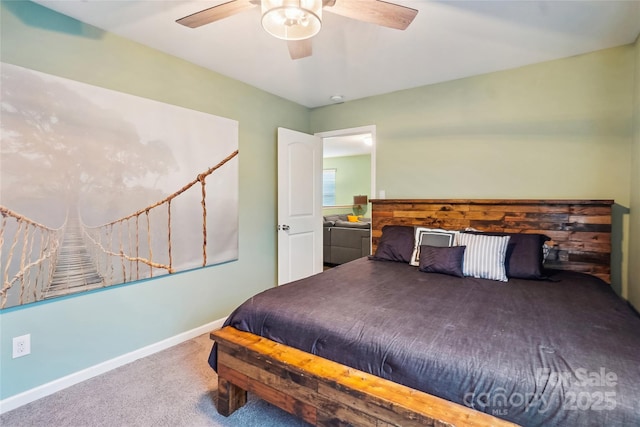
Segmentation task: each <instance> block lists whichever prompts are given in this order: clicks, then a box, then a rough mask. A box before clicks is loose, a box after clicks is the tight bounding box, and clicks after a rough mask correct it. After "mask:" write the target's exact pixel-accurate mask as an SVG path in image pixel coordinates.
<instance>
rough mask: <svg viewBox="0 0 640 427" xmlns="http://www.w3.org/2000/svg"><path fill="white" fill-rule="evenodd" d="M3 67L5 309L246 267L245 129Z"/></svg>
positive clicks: (0, 131)
mask: <svg viewBox="0 0 640 427" xmlns="http://www.w3.org/2000/svg"><path fill="white" fill-rule="evenodd" d="M0 67H1V68H0V71H1V78H2V87H1V91H2V92H1V98H0V114H1V115H0V138H1V139H0V143H1V147H0V167H1V169H0V180H1V181H0V213H1V217H0V221H1V223H0V251H1V252H0V260H1V262H2V264H1V266H0V275H1V278H2V282H1V285H2V287H1V290H0V298H1V303H0V308H8V307H15V306H18V305H22V304H28V303H32V302H36V301H41V300H45V299H50V298H56V297H60V296H66V295H70V294H75V293H78V292H84V291H89V290H94V289H100V288H106V287H109V286H113V285H118V284H122V283H129V282H135V281H139V280H142V279H149V278H154V277H158V276H162V275H166V274H172V273H176V272H180V271H185V270H189V269H193V268H199V267H204V266H210V265H214V264H219V263H224V262H228V261H233V260H236V259H237V258H238V161H239V160H238V123H237V121H234V120H230V119H227V118H222V117H217V116H214V115H211V114H206V113H203V112H199V111H194V110H190V109H186V108H182V107H178V106H175V105H170V104H165V103H161V102H157V101H153V100H150V99H145V98H141V97H137V96H132V95H128V94H124V93H121V92H117V91H113V90H108V89H104V88H101V87H96V86H92V85H88V84H84V83H80V82H76V81H73V80H69V79H64V78H60V77H56V76H52V75H48V74H44V73H41V72H37V71H33V70H29V69H26V68H22V67H18V66H15V65H11V64H5V63H2V64H0Z"/></svg>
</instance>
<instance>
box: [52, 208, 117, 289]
mask: <svg viewBox="0 0 640 427" xmlns="http://www.w3.org/2000/svg"><path fill="white" fill-rule="evenodd" d="M82 235H83V228H82V225H81V224H80V220H79V219H78V217H77V216H73V217H71V218H69V222H68V224H67V226H66V228H65V232H64V236H63V238H62V244H61V245H60V249H59V251H58V257H57V261H56V265H55V269H54V271H53V277H52V278H51V283H50V284H49V287H48V288H47V289H46V290H45V292H44V296H43V298H44V299H47V298H55V297H59V296H62V295H67V294H71V293H75V292H81V291H88V290H91V289H97V288H101V287H103V286H106V283H105V280H104V278H103V277H102V276H101V275H100V273H99V272H98V269H97V268H96V265H95V261H94V260H93V258H92V256H91V254H90V253H89V250H88V249H87V246H86V245H85V242H84V239H83V238H82Z"/></svg>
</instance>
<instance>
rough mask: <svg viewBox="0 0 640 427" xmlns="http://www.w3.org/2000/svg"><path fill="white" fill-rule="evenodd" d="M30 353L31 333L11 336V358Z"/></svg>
mask: <svg viewBox="0 0 640 427" xmlns="http://www.w3.org/2000/svg"><path fill="white" fill-rule="evenodd" d="M29 353H31V334H27V335H21V336H19V337H14V338H13V358H14V359H15V358H17V357H22V356H26V355H27V354H29Z"/></svg>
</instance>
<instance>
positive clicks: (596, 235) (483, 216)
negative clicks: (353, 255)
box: [371, 199, 613, 283]
mask: <svg viewBox="0 0 640 427" xmlns="http://www.w3.org/2000/svg"><path fill="white" fill-rule="evenodd" d="M612 205H613V200H554V199H544V200H540V199H374V200H371V217H372V230H371V236H372V251H373V252H372V253H375V249H376V247H377V244H378V240H379V239H380V236H381V235H382V227H384V226H385V225H411V226H423V227H432V228H444V229H448V230H464V229H465V228H467V227H471V228H474V229H477V230H480V231H503V232H508V233H539V234H545V235H547V236H549V237H550V238H551V240H552V241H551V242H550V243H551V245H552V247H551V250H550V252H551V253H550V255H549V257H548V258H547V261H546V262H545V266H546V267H548V268H555V269H558V270H571V271H579V272H582V273H589V274H592V275H594V276H598V277H600V278H601V279H603V280H604V281H606V282H607V283H611V278H610V274H611V208H612Z"/></svg>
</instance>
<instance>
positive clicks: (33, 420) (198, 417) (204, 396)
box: [0, 334, 308, 427]
mask: <svg viewBox="0 0 640 427" xmlns="http://www.w3.org/2000/svg"><path fill="white" fill-rule="evenodd" d="M211 345H212V341H211V340H210V339H209V334H205V335H201V336H199V337H196V338H194V339H191V340H189V341H185V342H184V343H182V344H179V345H176V346H174V347H171V348H169V349H167V350H164V351H161V352H158V353H156V354H153V355H151V356H148V357H145V358H143V359H139V360H136V361H135V362H132V363H129V364H127V365H125V366H121V367H119V368H117V369H114V370H112V371H110V372H107V373H105V374H102V375H99V376H97V377H94V378H91V379H89V380H87V381H84V382H82V383H80V384H76V385H74V386H71V387H69V388H66V389H64V390H61V391H59V392H57V393H54V394H52V395H50V396H47V397H44V398H42V399H39V400H37V401H35V402H31V403H29V404H27V405H24V406H21V407H19V408H16V409H14V410H12V411H9V412H7V413H5V414H2V415H0V425H1V426H3V427H23V426H25V427H26V426H29V427H31V426H33V427H37V426H43V427H44V426H47V427H67V426H68V427H100V426H105V427H115V426H127V427H128V426H131V427H146V426H172V427H176V426H185V427H192V426H193V427H199V426H202V427H205V426H214V427H215V426H224V427H227V426H228V427H232V426H243V427H245V426H256V427H257V426H260V427H275V426H278V427H289V426H291V427H303V426H308V424H307V423H305V422H303V421H301V420H299V419H297V418H295V417H293V416H292V415H289V414H288V413H286V412H284V411H282V410H280V409H279V408H277V407H275V406H273V405H271V404H269V403H267V402H265V401H263V400H260V399H257V398H256V397H255V396H253V395H252V394H249V397H248V401H247V404H246V405H245V406H243V407H242V408H241V409H239V410H237V411H236V412H235V413H233V414H232V415H231V416H229V417H227V418H225V417H223V416H221V415H220V414H218V412H217V411H216V408H215V398H216V393H217V376H216V374H215V372H214V371H213V370H212V369H211V368H210V367H209V365H208V364H207V357H208V356H209V351H210V350H211Z"/></svg>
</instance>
